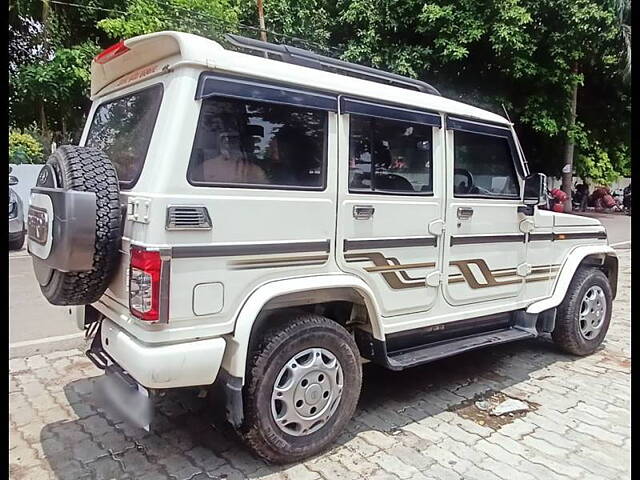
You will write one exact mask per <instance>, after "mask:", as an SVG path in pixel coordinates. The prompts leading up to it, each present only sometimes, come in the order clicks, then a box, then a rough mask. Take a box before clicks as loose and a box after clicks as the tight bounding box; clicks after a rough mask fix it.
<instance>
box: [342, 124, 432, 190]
mask: <svg viewBox="0 0 640 480" xmlns="http://www.w3.org/2000/svg"><path fill="white" fill-rule="evenodd" d="M350 124H351V131H350V139H349V141H350V145H349V191H351V192H371V191H377V192H383V193H384V192H388V193H422V194H430V193H433V185H432V178H433V172H432V160H433V151H432V128H431V127H430V126H428V125H422V124H417V123H409V122H402V121H396V120H386V119H380V118H371V117H359V116H356V115H352V116H351V123H350ZM372 166H373V171H374V172H375V175H374V178H373V181H372V178H371V171H372Z"/></svg>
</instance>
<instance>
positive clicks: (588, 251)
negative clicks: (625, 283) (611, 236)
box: [527, 245, 618, 313]
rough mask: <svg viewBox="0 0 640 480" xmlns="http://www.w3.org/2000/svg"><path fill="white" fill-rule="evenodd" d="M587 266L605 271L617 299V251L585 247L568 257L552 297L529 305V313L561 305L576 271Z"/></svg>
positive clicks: (575, 250) (609, 248)
mask: <svg viewBox="0 0 640 480" xmlns="http://www.w3.org/2000/svg"><path fill="white" fill-rule="evenodd" d="M585 265H592V266H594V267H598V268H601V269H602V270H603V271H604V273H605V274H606V275H607V278H608V279H609V283H610V285H611V291H612V297H613V298H614V299H615V297H616V292H617V287H618V256H617V254H616V252H615V250H614V249H613V248H612V247H610V246H608V245H602V246H597V245H584V246H578V247H575V248H574V249H573V250H571V251H570V252H569V254H568V255H567V258H566V259H565V262H564V264H563V265H562V268H561V269H560V273H559V275H558V280H557V281H556V283H555V286H554V289H553V293H552V294H551V296H550V297H549V298H545V299H544V300H540V301H537V302H535V303H533V304H531V305H529V307H528V308H527V313H541V312H543V311H545V310H548V309H551V308H554V307H557V306H558V305H560V303H562V300H564V297H565V295H566V294H567V290H568V289H569V285H570V284H571V280H572V279H573V276H574V275H575V273H576V271H577V270H578V268H580V267H582V266H585Z"/></svg>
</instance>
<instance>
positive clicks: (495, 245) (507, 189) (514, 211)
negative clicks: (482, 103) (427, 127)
mask: <svg viewBox="0 0 640 480" xmlns="http://www.w3.org/2000/svg"><path fill="white" fill-rule="evenodd" d="M447 147H448V148H447V155H448V158H447V168H448V170H447V174H448V175H447V179H448V182H447V192H448V196H449V201H448V202H447V226H446V238H445V242H446V247H445V251H446V254H445V263H446V269H447V276H446V288H445V298H446V300H447V302H448V303H450V304H451V305H466V304H477V303H483V302H489V301H492V300H497V299H505V298H511V297H518V296H519V295H520V294H521V292H522V290H523V286H524V275H526V263H525V261H526V243H525V234H524V233H522V231H520V222H522V221H523V220H524V219H525V217H524V216H523V214H521V213H518V207H519V206H521V205H522V202H521V200H520V197H521V195H520V192H521V189H522V185H521V183H522V177H521V175H520V174H519V173H520V172H519V170H521V165H520V160H519V157H518V154H517V150H516V146H515V144H514V141H513V137H512V134H511V130H510V129H508V128H503V127H499V126H495V125H486V124H482V123H478V122H473V121H467V120H462V119H454V118H448V119H447Z"/></svg>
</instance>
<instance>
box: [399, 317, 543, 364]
mask: <svg viewBox="0 0 640 480" xmlns="http://www.w3.org/2000/svg"><path fill="white" fill-rule="evenodd" d="M536 336H537V335H536V334H535V333H531V332H529V331H524V330H520V329H517V328H513V327H510V328H504V329H500V330H492V331H490V332H484V333H478V334H475V335H468V336H466V337H462V338H456V339H451V340H443V341H441V342H437V343H431V344H429V345H423V346H420V347H414V348H412V349H408V350H402V351H399V352H390V353H388V357H387V361H388V367H389V368H391V369H392V370H403V369H405V368H409V367H415V366H417V365H423V364H425V363H429V362H433V361H436V360H440V359H442V358H446V357H450V356H452V355H457V354H458V353H463V352H470V351H472V350H477V349H478V348H483V347H489V346H491V345H499V344H501V343H507V342H513V341H516V340H524V339H526V338H535V337H536Z"/></svg>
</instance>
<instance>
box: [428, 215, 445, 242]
mask: <svg viewBox="0 0 640 480" xmlns="http://www.w3.org/2000/svg"><path fill="white" fill-rule="evenodd" d="M445 229H446V227H445V224H444V220H442V219H441V218H439V219H438V220H434V221H433V222H431V223H429V226H428V230H429V233H430V234H431V235H435V236H436V237H437V236H440V235H442V234H443V233H444V231H445Z"/></svg>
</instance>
